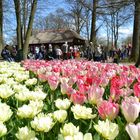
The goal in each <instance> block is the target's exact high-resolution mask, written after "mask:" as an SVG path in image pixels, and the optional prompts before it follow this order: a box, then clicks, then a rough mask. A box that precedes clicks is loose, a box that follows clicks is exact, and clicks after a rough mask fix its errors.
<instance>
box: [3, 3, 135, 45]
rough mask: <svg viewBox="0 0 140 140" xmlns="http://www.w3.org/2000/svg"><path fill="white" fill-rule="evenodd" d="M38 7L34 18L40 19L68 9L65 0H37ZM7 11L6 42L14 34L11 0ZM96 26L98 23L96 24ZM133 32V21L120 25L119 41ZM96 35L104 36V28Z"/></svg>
mask: <svg viewBox="0 0 140 140" xmlns="http://www.w3.org/2000/svg"><path fill="white" fill-rule="evenodd" d="M38 1H39V2H38V7H40V8H37V12H36V16H35V18H36V19H35V20H38V19H40V15H41V17H44V18H45V17H46V16H47V15H48V14H49V13H53V12H55V10H56V9H58V8H64V9H65V10H68V5H67V4H66V3H65V2H64V1H65V0H38ZM7 8H8V10H7V11H8V12H5V13H4V17H5V18H4V23H5V24H4V37H5V39H6V42H7V43H9V42H11V40H12V38H13V36H15V35H16V17H15V11H14V3H13V0H9V3H8V5H7ZM97 26H98V25H97ZM132 32H133V22H132V21H130V22H129V24H127V25H125V26H123V27H121V28H120V29H119V35H120V38H119V39H120V41H121V40H123V39H124V38H126V37H127V36H130V35H131V34H132ZM98 35H99V36H100V37H101V38H106V32H105V30H104V28H101V29H100V30H99V33H98Z"/></svg>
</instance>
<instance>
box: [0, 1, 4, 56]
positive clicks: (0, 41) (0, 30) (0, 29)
mask: <svg viewBox="0 0 140 140" xmlns="http://www.w3.org/2000/svg"><path fill="white" fill-rule="evenodd" d="M2 49H3V1H2V0H0V52H1V51H2ZM0 57H1V56H0Z"/></svg>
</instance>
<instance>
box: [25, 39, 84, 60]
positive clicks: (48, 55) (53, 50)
mask: <svg viewBox="0 0 140 140" xmlns="http://www.w3.org/2000/svg"><path fill="white" fill-rule="evenodd" d="M81 52H82V51H80V48H79V47H78V46H74V47H72V46H69V45H68V43H67V42H65V43H64V44H63V45H62V46H58V45H55V46H53V45H52V44H49V45H48V47H45V46H44V45H42V46H41V47H38V46H36V47H34V48H31V49H30V51H29V53H28V59H39V60H42V59H45V60H53V59H64V60H67V59H73V58H79V57H80V56H81Z"/></svg>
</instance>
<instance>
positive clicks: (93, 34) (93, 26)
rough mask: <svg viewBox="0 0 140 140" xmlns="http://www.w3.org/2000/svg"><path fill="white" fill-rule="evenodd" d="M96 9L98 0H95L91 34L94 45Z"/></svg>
mask: <svg viewBox="0 0 140 140" xmlns="http://www.w3.org/2000/svg"><path fill="white" fill-rule="evenodd" d="M96 9H97V0H93V10H92V23H91V35H90V41H91V42H92V43H93V46H95V45H96Z"/></svg>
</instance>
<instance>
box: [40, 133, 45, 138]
mask: <svg viewBox="0 0 140 140" xmlns="http://www.w3.org/2000/svg"><path fill="white" fill-rule="evenodd" d="M41 140H45V137H44V132H41Z"/></svg>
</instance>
